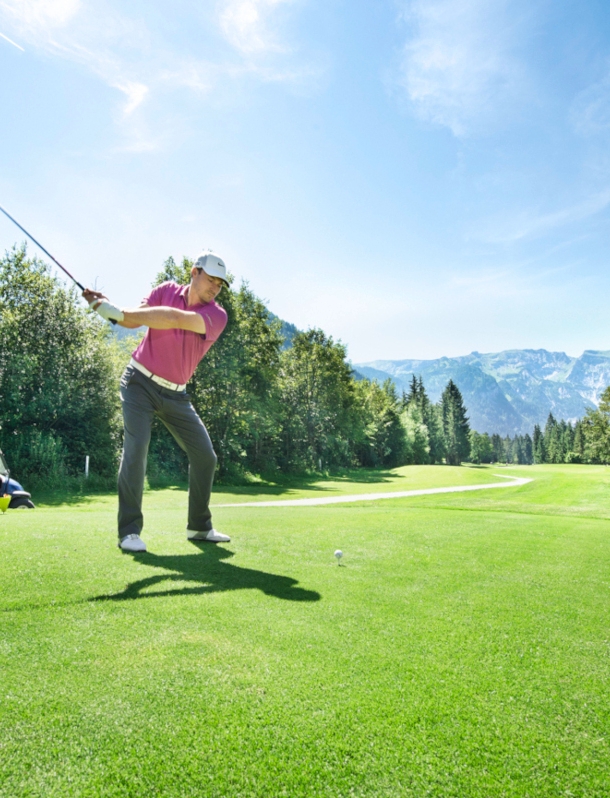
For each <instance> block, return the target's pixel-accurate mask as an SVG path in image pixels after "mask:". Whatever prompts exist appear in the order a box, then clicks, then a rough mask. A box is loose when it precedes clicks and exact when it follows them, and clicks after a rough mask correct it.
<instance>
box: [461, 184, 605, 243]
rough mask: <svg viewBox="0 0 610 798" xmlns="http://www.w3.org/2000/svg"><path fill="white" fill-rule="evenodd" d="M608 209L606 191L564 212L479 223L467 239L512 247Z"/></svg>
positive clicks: (530, 212)
mask: <svg viewBox="0 0 610 798" xmlns="http://www.w3.org/2000/svg"><path fill="white" fill-rule="evenodd" d="M608 206H610V188H607V189H605V190H603V191H599V192H596V193H595V194H592V195H590V196H589V197H586V198H585V199H583V200H581V201H580V202H577V203H574V204H573V205H569V206H567V207H565V208H560V209H558V210H554V211H550V212H547V213H540V211H537V210H535V209H526V210H523V211H519V212H518V213H516V214H513V215H512V216H508V215H506V214H505V215H503V216H502V217H495V218H492V219H488V220H487V221H484V222H481V223H479V224H478V225H477V230H476V232H474V233H473V234H472V236H471V238H473V239H476V240H479V241H484V242H486V243H489V244H514V243H517V242H518V241H523V240H526V239H533V238H539V237H541V236H544V235H546V234H547V233H549V232H551V231H552V230H555V229H557V228H560V227H568V226H569V225H572V224H574V223H577V222H581V221H583V220H585V219H587V218H589V217H591V216H595V215H596V214H598V213H601V212H602V211H604V210H605V209H606V208H607V207H608Z"/></svg>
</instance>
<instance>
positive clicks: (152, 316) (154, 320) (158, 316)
mask: <svg viewBox="0 0 610 798" xmlns="http://www.w3.org/2000/svg"><path fill="white" fill-rule="evenodd" d="M123 321H124V322H125V325H126V326H127V325H128V326H130V327H131V325H133V326H134V327H142V326H143V327H150V328H151V330H189V331H190V332H194V333H198V334H199V335H205V334H206V332H207V328H206V324H205V321H204V319H203V317H202V316H201V315H200V314H199V313H195V312H194V311H191V310H179V309H178V308H170V307H163V306H160V307H152V308H151V307H142V308H133V309H131V310H123Z"/></svg>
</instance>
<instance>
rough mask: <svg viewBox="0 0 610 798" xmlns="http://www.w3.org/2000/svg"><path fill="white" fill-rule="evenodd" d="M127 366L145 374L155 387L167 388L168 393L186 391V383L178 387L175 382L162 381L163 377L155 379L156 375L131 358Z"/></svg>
mask: <svg viewBox="0 0 610 798" xmlns="http://www.w3.org/2000/svg"><path fill="white" fill-rule="evenodd" d="M129 365H130V366H133V367H134V369H137V370H138V371H141V372H142V374H146V376H147V377H150V379H151V380H152V381H153V382H156V383H157V385H161V386H163V388H169V390H170V391H186V383H185V384H184V385H178V383H177V382H170V381H169V380H164V379H163V377H157V375H156V374H153V373H152V371H149V370H148V369H147V368H145V366H143V365H142V364H141V363H138V361H137V360H134V359H133V358H131V360H130V361H129Z"/></svg>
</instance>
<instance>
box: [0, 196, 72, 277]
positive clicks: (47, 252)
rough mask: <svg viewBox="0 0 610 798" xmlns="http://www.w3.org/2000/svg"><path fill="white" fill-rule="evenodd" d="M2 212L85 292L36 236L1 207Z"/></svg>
mask: <svg viewBox="0 0 610 798" xmlns="http://www.w3.org/2000/svg"><path fill="white" fill-rule="evenodd" d="M0 211H2V213H3V214H4V215H5V216H6V217H8V218H9V219H10V220H11V222H13V224H16V225H17V227H18V228H19V229H20V230H21V232H22V233H25V234H26V236H27V237H28V238H29V239H30V240H31V241H33V242H34V243H35V244H36V246H37V247H40V249H41V250H42V251H43V252H44V253H45V255H48V256H49V258H51V260H52V261H53V263H55V264H56V265H57V266H59V268H60V269H61V270H62V272H65V273H66V274H67V275H68V277H69V278H70V279H71V280H72V282H73V283H76V285H77V286H78V287H79V288H80V290H81V291H84V290H85V287H84V286H82V285H81V284H80V283H79V282H78V280H76V279H75V278H74V277H72V275H71V274H70V272H69V271H68V270H67V269H66V268H65V267H64V266H62V265H61V263H60V262H59V261H58V260H56V259H55V258H54V257H53V255H51V253H50V252H49V251H48V250H46V249H45V248H44V247H43V246H42V244H41V243H39V242H38V241H36V239H35V238H34V236H32V235H30V234H29V233H28V231H27V230H26V229H25V228H24V227H22V226H21V225H20V224H19V222H18V221H16V220H15V219H13V217H12V216H11V215H10V213H7V212H6V211H5V210H4V208H3V207H2V206H1V205H0Z"/></svg>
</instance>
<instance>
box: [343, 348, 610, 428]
mask: <svg viewBox="0 0 610 798" xmlns="http://www.w3.org/2000/svg"><path fill="white" fill-rule="evenodd" d="M354 368H355V369H356V371H357V373H359V374H361V375H362V376H364V377H366V378H368V379H370V380H376V381H378V382H383V381H384V380H387V379H388V378H390V379H391V380H392V381H393V382H394V384H395V385H396V387H397V388H398V390H399V391H403V390H404V391H408V389H409V383H410V381H411V378H412V376H413V375H415V376H416V377H420V376H421V378H422V380H423V382H424V386H425V388H426V391H427V393H428V396H429V397H430V399H431V400H432V401H433V402H436V401H438V399H439V398H440V396H441V393H442V392H443V390H444V388H445V386H446V385H447V382H448V381H449V380H450V379H452V380H453V381H454V382H455V384H456V385H457V386H458V388H459V389H460V391H461V393H462V396H463V398H464V404H465V405H466V407H467V409H468V416H469V418H470V426H471V428H472V429H475V430H477V432H488V433H490V434H492V433H495V432H497V433H499V434H500V435H502V436H505V435H511V436H513V435H517V434H519V435H523V434H525V433H526V432H528V433H530V435H531V433H532V430H533V427H534V424H540V425H541V426H543V425H544V424H545V422H546V419H547V417H548V415H549V413H553V415H554V416H555V417H556V418H557V419H558V420H559V419H565V420H566V421H572V422H574V421H576V419H578V418H581V417H582V416H583V415H584V414H585V411H586V409H587V408H588V407H596V406H597V405H598V403H599V398H600V396H601V393H602V391H603V390H604V389H605V388H606V387H607V386H608V385H610V351H608V352H600V351H595V350H586V351H585V352H583V354H582V355H581V356H580V357H570V356H569V355H566V354H565V352H548V351H547V350H546V349H510V350H507V351H505V352H496V353H493V354H485V355H484V354H481V353H479V352H472V353H471V354H470V355H465V356H463V357H441V358H438V359H437V360H375V361H372V362H370V363H357V364H354Z"/></svg>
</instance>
